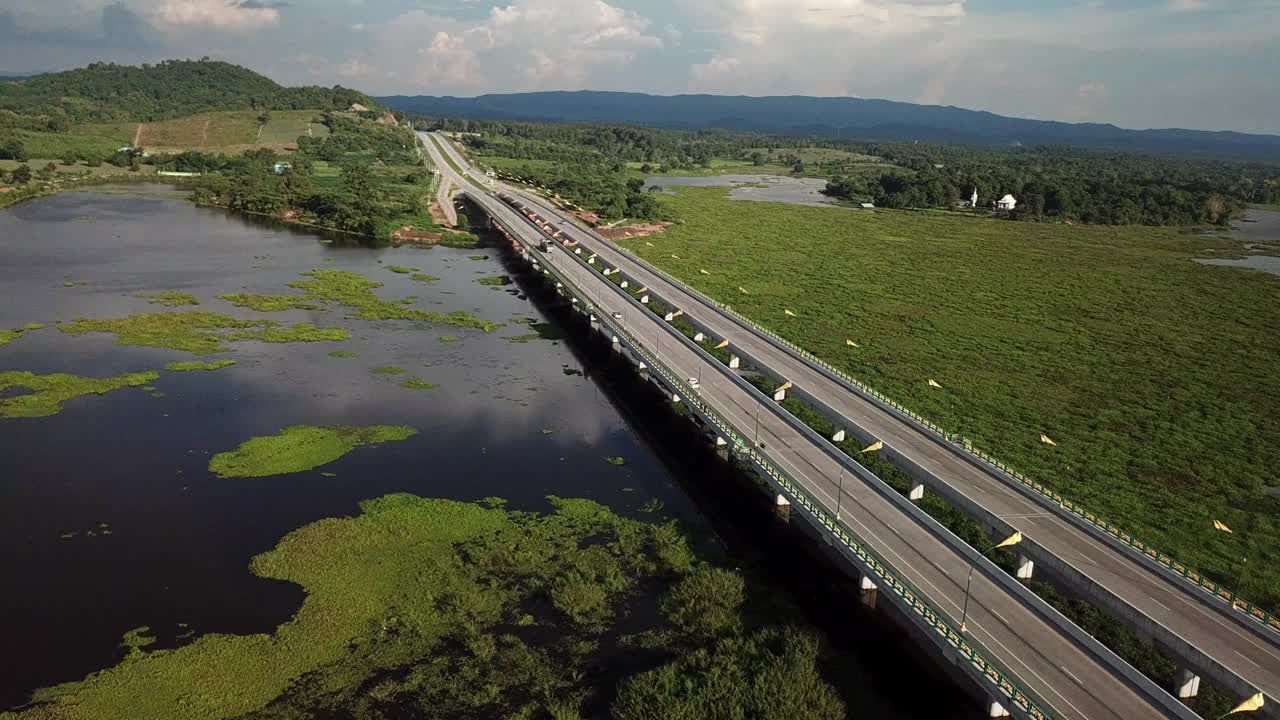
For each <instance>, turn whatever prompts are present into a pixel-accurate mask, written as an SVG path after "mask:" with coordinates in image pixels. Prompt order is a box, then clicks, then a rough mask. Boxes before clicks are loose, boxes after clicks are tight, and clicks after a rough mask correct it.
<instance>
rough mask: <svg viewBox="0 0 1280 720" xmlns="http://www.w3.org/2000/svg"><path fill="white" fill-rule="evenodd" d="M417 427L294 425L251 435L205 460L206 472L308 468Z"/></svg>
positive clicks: (261, 473)
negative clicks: (271, 432)
mask: <svg viewBox="0 0 1280 720" xmlns="http://www.w3.org/2000/svg"><path fill="white" fill-rule="evenodd" d="M417 432H418V431H417V430H415V429H413V428H411V427H408V426H405V425H371V426H368V427H356V426H347V425H339V426H330V427H322V426H315V425H295V426H293V427H288V428H285V429H284V430H281V431H280V432H279V433H277V434H275V435H271V436H267V437H255V438H250V439H249V440H246V441H245V442H243V443H241V444H240V447H238V448H236V449H235V450H231V451H228V452H220V453H218V454H217V455H214V456H213V458H212V459H210V460H209V472H212V473H214V474H215V475H217V476H218V477H222V478H244V477H267V476H270V475H285V474H288V473H295V472H302V471H303V470H311V469H312V468H317V467H320V466H321V465H326V464H328V463H331V462H333V461H334V460H337V459H338V458H340V457H342V456H343V455H346V454H347V453H349V452H351V451H352V450H355V449H356V448H358V447H360V446H362V445H380V444H382V443H386V442H393V441H396V440H407V439H408V438H410V437H412V436H414V435H416V434H417Z"/></svg>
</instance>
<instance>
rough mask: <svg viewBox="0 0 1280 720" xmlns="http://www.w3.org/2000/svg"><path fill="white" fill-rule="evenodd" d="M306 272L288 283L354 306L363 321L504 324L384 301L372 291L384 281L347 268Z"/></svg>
mask: <svg viewBox="0 0 1280 720" xmlns="http://www.w3.org/2000/svg"><path fill="white" fill-rule="evenodd" d="M303 275H305V276H307V279H304V280H298V281H295V282H292V283H289V285H290V287H294V288H297V289H299V290H302V291H303V293H305V294H306V296H307V297H310V298H313V299H316V300H323V301H326V302H333V303H337V304H340V305H345V306H347V307H350V308H353V309H355V310H357V312H356V314H355V317H356V318H358V319H360V320H416V321H420V322H429V323H435V324H437V325H453V326H455V327H463V328H476V329H479V330H483V331H484V332H493V331H494V330H497V329H498V328H500V327H502V325H501V324H500V323H492V322H489V321H487V320H481V319H479V318H477V317H475V316H474V315H471V314H470V313H467V312H463V311H457V312H451V313H437V312H429V311H425V310H418V309H415V308H410V307H406V306H405V305H404V303H401V302H396V301H392V300H383V299H381V298H379V297H378V296H377V295H376V294H375V293H374V292H373V291H374V290H375V289H377V288H380V287H382V283H380V282H376V281H373V280H370V279H368V278H366V277H364V276H363V275H360V274H358V273H353V272H348V271H345V270H310V271H308V272H305V273H303Z"/></svg>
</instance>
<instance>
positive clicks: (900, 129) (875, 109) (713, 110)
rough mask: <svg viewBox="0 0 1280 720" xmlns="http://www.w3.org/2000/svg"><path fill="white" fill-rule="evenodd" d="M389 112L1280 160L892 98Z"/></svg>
mask: <svg viewBox="0 0 1280 720" xmlns="http://www.w3.org/2000/svg"><path fill="white" fill-rule="evenodd" d="M377 99H378V100H379V101H381V102H382V103H383V104H385V105H386V106H388V107H390V108H392V109H395V110H402V111H405V112H412V113H417V114H420V115H426V116H429V117H467V118H478V119H493V120H541V121H563V122H625V123H636V124H640V125H650V126H655V127H669V128H683V129H701V128H722V129H727V130H748V131H758V132H771V133H787V134H795V133H801V134H806V135H818V136H827V137H833V136H836V135H837V134H838V135H839V136H840V137H844V138H848V139H859V140H870V141H877V142H903V141H906V142H912V141H917V140H918V141H920V142H930V143H951V144H974V145H1016V144H1023V145H1075V146H1081V147H1092V148H1102V149H1111V150H1126V151H1131V152H1142V153H1157V154H1182V155H1200V156H1205V157H1218V158H1236V159H1252V160H1280V136H1274V135H1250V134H1246V133H1237V132H1208V131H1203V130H1125V129H1123V128H1118V127H1116V126H1114V125H1101V124H1093V123H1089V124H1072V123H1063V122H1051V121H1044V120H1025V119H1021V118H1010V117H1004V116H1001V115H995V114H993V113H989V112H980V111H975V110H965V109H962V108H956V107H949V106H940V105H915V104H912V103H904V102H893V101H889V100H864V99H860V98H818V97H803V96H787V97H745V96H740V95H739V96H720V95H674V96H663V95H645V94H642V93H617V92H595V91H581V92H538V93H518V94H511V95H482V96H480V97H475V98H456V97H430V96H413V97H409V96H401V95H397V96H392V97H384V98H377Z"/></svg>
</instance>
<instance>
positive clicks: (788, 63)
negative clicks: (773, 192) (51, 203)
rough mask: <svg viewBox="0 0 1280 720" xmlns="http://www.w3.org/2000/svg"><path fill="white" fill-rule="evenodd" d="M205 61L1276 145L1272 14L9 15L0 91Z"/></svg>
mask: <svg viewBox="0 0 1280 720" xmlns="http://www.w3.org/2000/svg"><path fill="white" fill-rule="evenodd" d="M203 56H208V57H211V58H215V59H220V60H227V61H230V62H234V63H237V64H240V65H245V66H247V67H249V68H252V69H254V70H257V71H259V72H262V73H264V74H266V75H268V76H270V77H271V78H273V79H275V80H277V81H279V82H282V83H285V84H289V85H303V84H307V85H310V84H318V85H334V84H341V85H344V86H347V87H352V88H356V89H359V90H362V91H364V92H367V93H369V94H371V95H393V94H399V95H458V96H471V95H479V94H484V93H500V92H521V91H530V90H580V89H590V90H630V91H637V92H649V93H657V94H663V95H674V94H680V93H690V92H697V93H714V94H734V95H737V94H742V95H823V96H854V97H865V98H886V99H890V100H903V101H907V102H917V103H928V104H939V105H955V106H958V107H965V108H971V109H977V110H988V111H991V112H995V113H999V114H1002V115H1011V116H1016V117H1029V118H1037V119H1049V120H1065V121H1070V122H1110V123H1114V124H1116V125H1120V126H1122V127H1130V128H1149V127H1185V128H1195V129H1206V130H1239V131H1244V132H1261V133H1271V134H1280V0H1084V1H1080V0H499V1H498V2H492V1H491V0H287V1H276V0H4V2H3V3H0V75H4V74H22V73H26V72H40V71H48V70H57V69H66V68H69V67H76V66H82V65H85V64H87V63H89V62H95V61H111V62H119V63H130V64H135V63H142V62H156V61H159V60H163V59H168V58H198V57H203Z"/></svg>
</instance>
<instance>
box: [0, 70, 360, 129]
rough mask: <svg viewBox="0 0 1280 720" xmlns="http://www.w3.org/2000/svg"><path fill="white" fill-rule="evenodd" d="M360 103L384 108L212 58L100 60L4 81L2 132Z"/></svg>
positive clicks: (339, 90) (0, 86)
mask: <svg viewBox="0 0 1280 720" xmlns="http://www.w3.org/2000/svg"><path fill="white" fill-rule="evenodd" d="M352 103H359V104H361V105H364V106H366V107H370V108H373V107H376V103H374V102H373V101H372V100H370V99H369V97H368V96H367V95H365V94H364V93H361V92H358V91H355V90H350V89H347V88H343V87H340V86H334V87H332V88H323V87H314V86H312V87H294V88H290V87H284V86H282V85H279V84H278V83H276V82H274V81H273V80H271V79H270V78H267V77H265V76H263V75H259V74H258V73H255V72H253V71H251V70H248V69H246V68H243V67H240V66H238V65H232V64H230V63H225V62H216V61H210V60H207V59H206V60H168V61H165V62H161V63H159V64H156V65H142V66H140V67H139V66H130V65H116V64H114V63H93V64H91V65H89V66H88V67H86V68H80V69H77V70H69V71H67V72H60V73H50V74H47V75H39V76H36V77H33V78H30V79H27V80H22V81H18V82H5V83H0V127H4V126H8V127H16V128H23V129H28V130H52V131H55V132H65V131H67V130H69V129H70V128H71V126H72V125H73V124H76V123H85V122H121V121H138V122H150V121H155V120H165V119H169V118H176V117H184V116H187V115H194V114H196V113H201V112H208V111H212V110H310V109H319V110H345V109H347V108H349V107H350V106H351V105H352ZM6 111H7V112H6Z"/></svg>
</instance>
